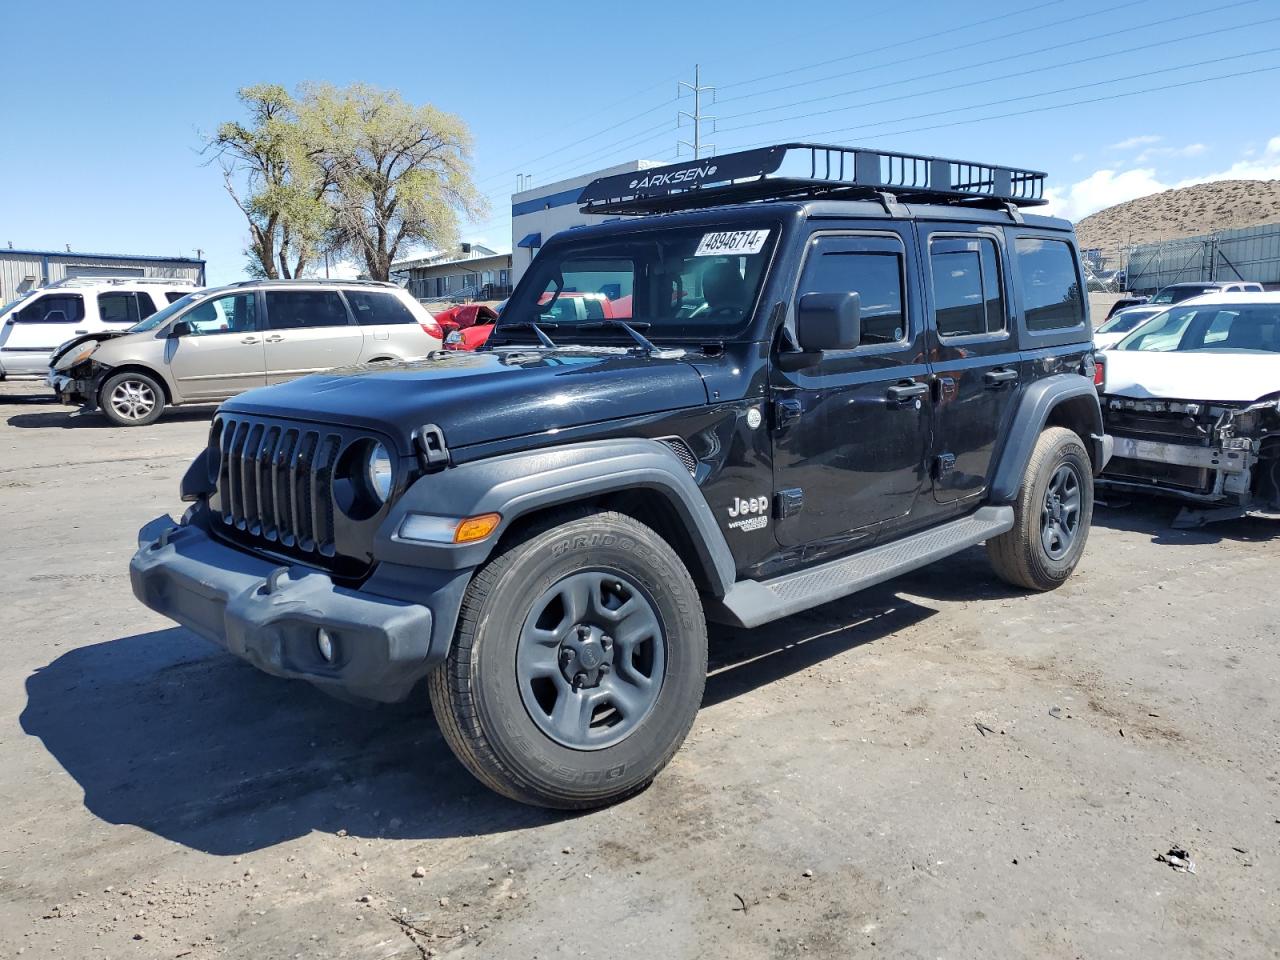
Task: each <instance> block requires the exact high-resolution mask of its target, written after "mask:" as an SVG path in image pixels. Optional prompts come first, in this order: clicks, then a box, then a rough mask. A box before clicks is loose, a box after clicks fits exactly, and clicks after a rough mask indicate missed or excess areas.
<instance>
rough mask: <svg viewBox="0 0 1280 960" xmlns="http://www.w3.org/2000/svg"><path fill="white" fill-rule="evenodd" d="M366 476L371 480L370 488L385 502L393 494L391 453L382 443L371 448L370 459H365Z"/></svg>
mask: <svg viewBox="0 0 1280 960" xmlns="http://www.w3.org/2000/svg"><path fill="white" fill-rule="evenodd" d="M365 476H366V477H367V478H368V480H369V489H370V490H372V491H373V493H374V496H376V497H377V498H378V499H379V500H380V501H382V502H383V503H385V502H386V499H387V497H389V496H391V481H392V479H393V476H392V470H391V454H389V453H387V448H386V447H384V446H383V445H382V444H380V443H375V444H374V445H373V446H372V447H371V448H370V450H369V459H368V460H366V461H365Z"/></svg>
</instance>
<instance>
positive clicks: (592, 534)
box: [428, 512, 707, 810]
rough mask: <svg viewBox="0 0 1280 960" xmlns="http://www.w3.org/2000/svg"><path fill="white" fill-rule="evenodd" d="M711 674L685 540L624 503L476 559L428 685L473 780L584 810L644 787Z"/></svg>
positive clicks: (532, 800) (552, 524) (560, 519)
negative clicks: (683, 554) (480, 563)
mask: <svg viewBox="0 0 1280 960" xmlns="http://www.w3.org/2000/svg"><path fill="white" fill-rule="evenodd" d="M613 632H616V633H617V634H618V637H617V641H616V642H613V640H612V638H611V637H610V635H609V634H610V633H613ZM624 636H625V637H626V642H625V643H624V639H623V638H624ZM706 673H707V632H706V623H705V621H704V619H703V614H702V604H701V602H700V600H699V598H698V591H697V588H696V587H695V586H694V583H693V580H692V578H691V577H690V576H689V571H688V570H686V569H685V566H684V564H683V563H682V562H681V560H680V558H679V557H678V556H677V555H676V553H675V551H674V550H672V549H671V547H669V546H668V545H667V544H666V543H665V542H664V541H663V540H662V539H661V538H660V537H659V536H658V535H657V534H656V533H654V531H653V530H651V529H650V528H649V527H647V526H645V525H644V524H642V523H639V522H638V521H636V520H634V519H632V518H630V517H628V516H625V515H623V514H619V513H611V512H608V513H586V514H584V513H581V512H572V513H561V514H558V515H556V516H552V517H550V518H549V519H547V520H545V521H543V522H541V523H539V524H537V525H535V526H534V527H533V528H531V529H530V530H529V531H527V532H526V534H525V535H524V536H523V537H522V538H521V539H520V540H519V541H518V542H516V543H514V544H512V545H511V546H509V547H507V548H506V549H504V550H503V551H502V553H500V554H499V555H497V556H496V557H494V558H493V559H492V560H490V561H489V562H488V563H487V564H486V565H485V566H484V567H482V568H481V569H480V571H479V572H478V573H477V574H476V576H475V577H474V579H473V580H472V582H471V585H470V586H469V588H468V589H467V592H466V595H465V597H464V599H463V603H462V610H461V613H460V615H459V620H458V629H457V633H456V636H455V639H454V644H453V648H452V650H451V651H450V653H449V656H448V658H447V659H446V661H445V662H444V663H443V664H441V665H440V666H439V667H438V668H436V669H435V670H434V671H433V672H432V673H431V675H430V677H429V683H428V686H429V690H430V693H431V704H432V707H433V709H434V712H435V715H436V718H437V722H438V723H439V724H440V729H441V731H442V732H443V734H444V738H445V741H446V742H447V743H448V744H449V746H450V748H451V749H452V750H453V752H454V754H455V755H456V756H457V757H458V759H459V760H460V761H462V764H463V765H464V766H465V767H466V768H467V769H468V770H469V771H470V772H471V773H472V774H473V775H474V776H475V777H476V778H477V779H478V780H480V781H481V782H482V783H484V784H485V785H486V786H488V787H490V788H492V789H493V790H496V791H497V792H498V793H500V794H502V795H504V796H507V797H510V798H511V799H513V800H518V801H520V802H521V803H527V804H532V805H535V806H542V807H553V808H558V809H564V810H581V809H588V808H591V807H599V806H604V805H605V804H609V803H613V802H616V801H618V800H621V799H623V798H625V797H628V796H631V795H632V794H634V793H637V792H638V791H640V790H643V789H644V788H645V787H646V786H647V785H648V784H649V783H650V781H652V780H653V778H654V777H655V776H656V775H657V773H658V771H660V770H661V769H662V768H663V767H664V766H666V764H667V762H668V761H669V760H670V759H671V757H672V756H673V755H674V754H675V752H676V750H677V749H678V748H679V746H680V744H681V743H683V742H684V738H685V736H686V735H687V734H688V732H689V728H690V727H691V726H692V725H693V721H694V718H695V717H696V716H697V713H698V708H699V706H700V705H701V703H702V692H703V686H704V684H705V682H706Z"/></svg>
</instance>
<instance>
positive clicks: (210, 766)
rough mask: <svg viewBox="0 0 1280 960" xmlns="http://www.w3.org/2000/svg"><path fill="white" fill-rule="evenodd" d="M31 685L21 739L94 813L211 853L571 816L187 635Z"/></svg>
mask: <svg viewBox="0 0 1280 960" xmlns="http://www.w3.org/2000/svg"><path fill="white" fill-rule="evenodd" d="M26 686H27V704H26V707H25V709H24V710H23V712H22V715H21V717H20V722H21V725H22V729H23V730H24V731H25V732H26V733H28V734H29V735H31V736H33V737H38V738H39V739H40V740H41V741H42V742H43V744H44V746H45V748H46V749H47V750H48V751H49V752H50V753H51V754H52V755H53V756H54V757H55V758H56V759H57V761H58V762H59V763H60V764H61V765H62V766H63V768H64V769H65V770H66V771H67V773H69V774H70V775H71V776H72V777H73V778H74V779H75V780H76V782H77V783H78V784H79V785H80V787H81V789H82V790H83V791H84V804H85V807H86V808H87V809H88V810H89V811H90V812H91V813H93V814H94V815H95V816H98V817H100V818H101V819H103V820H105V821H107V822H108V823H115V824H132V825H134V826H138V827H141V828H143V829H144V830H148V831H150V832H152V833H155V834H157V835H159V836H162V837H165V838H166V839H168V840H171V841H173V842H175V843H180V844H183V845H184V846H187V847H190V848H192V849H196V850H201V851H204V852H206V853H212V854H217V855H224V856H225V855H236V854H242V853H246V852H249V851H253V850H258V849H262V848H264V847H270V846H274V845H276V844H279V843H283V842H284V841H287V840H291V839H294V838H296V837H300V836H303V835H305V834H307V833H309V832H311V831H321V832H327V833H335V832H337V831H338V830H346V831H347V833H348V834H350V835H351V836H359V837H391V838H399V839H406V838H412V839H423V838H438V837H446V836H467V835H473V834H480V833H501V832H503V831H507V830H516V829H522V828H527V827H530V826H536V825H538V824H542V823H547V822H551V821H554V820H557V819H562V818H563V817H564V814H556V813H552V812H548V811H542V810H536V809H534V808H532V807H527V806H524V805H521V804H517V803H514V802H512V801H509V800H506V799H504V798H502V797H499V796H498V795H497V794H494V793H493V792H491V791H490V790H488V789H487V788H485V787H483V786H481V785H480V784H479V783H478V782H477V781H475V780H474V779H472V777H471V776H470V775H469V774H468V773H467V772H466V771H465V770H464V769H463V768H462V766H461V765H459V764H458V762H457V761H456V760H455V759H454V757H453V755H452V754H451V753H450V752H449V749H448V747H447V746H446V745H445V743H444V741H443V739H442V738H441V736H440V733H439V730H438V728H437V727H436V724H435V721H434V720H433V719H432V718H431V716H430V713H429V711H424V712H425V713H426V715H425V716H404V715H397V714H395V713H394V712H390V711H387V712H384V711H379V710H370V709H365V708H362V707H359V706H354V705H352V704H347V703H342V702H339V701H336V700H333V699H331V698H330V697H327V696H325V695H324V694H322V693H320V692H319V691H317V690H315V689H313V688H312V687H310V686H308V685H307V684H305V683H299V682H296V681H289V680H281V679H278V678H276V677H270V676H267V675H266V674H263V673H260V672H259V671H257V670H255V669H254V668H252V667H250V666H249V665H248V664H245V663H243V662H241V661H240V660H238V659H237V658H235V657H233V656H231V655H230V654H227V653H224V652H222V651H219V650H216V649H215V648H213V647H211V646H210V645H209V644H208V643H206V642H205V641H204V640H201V639H200V638H198V637H196V636H195V635H194V634H191V633H189V632H188V631H186V630H183V629H180V628H177V627H175V628H172V629H168V630H158V631H155V632H152V633H144V634H138V635H136V636H131V637H125V638H122V639H119V640H112V641H108V642H105V643H98V644H93V645H90V646H86V647H81V648H79V649H76V650H71V651H69V652H67V653H65V654H63V655H62V656H60V657H58V658H57V659H56V660H54V661H53V662H52V663H50V664H49V665H48V666H45V667H43V668H41V669H39V670H37V671H36V672H35V673H33V674H32V675H31V676H30V677H29V678H28V680H27V685H26Z"/></svg>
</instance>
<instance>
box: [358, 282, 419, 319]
mask: <svg viewBox="0 0 1280 960" xmlns="http://www.w3.org/2000/svg"><path fill="white" fill-rule="evenodd" d="M347 303H349V304H351V312H352V313H354V314H355V315H356V323H358V324H360V326H362V327H380V326H383V325H386V324H392V323H417V322H418V321H417V319H416V318H415V317H414V315H413V313H412V312H411V311H410V310H409V308H408V307H406V306H405V305H404V302H403V301H401V299H400V298H399V297H397V296H396V295H395V294H392V293H370V292H369V291H367V290H348V291H347Z"/></svg>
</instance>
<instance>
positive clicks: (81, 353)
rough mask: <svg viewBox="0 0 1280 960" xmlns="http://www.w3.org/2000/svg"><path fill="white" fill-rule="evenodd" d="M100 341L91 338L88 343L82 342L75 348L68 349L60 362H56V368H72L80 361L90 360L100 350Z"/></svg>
mask: <svg viewBox="0 0 1280 960" xmlns="http://www.w3.org/2000/svg"><path fill="white" fill-rule="evenodd" d="M98 346H99V344H98V341H97V340H90V341H89V342H88V343H82V344H80V346H78V347H76V348H75V349H73V350H69V351H67V353H66V354H64V355H63V356H62V357H61V358H59V360H58V362H57V363H56V364H54V367H53V369H55V370H70V369H71V368H72V367H74V366H75V365H76V364H78V363H83V362H84V361H86V360H88V359H89V358H90V357H92V356H93V355H94V354H95V353H96V352H97V351H98Z"/></svg>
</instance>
